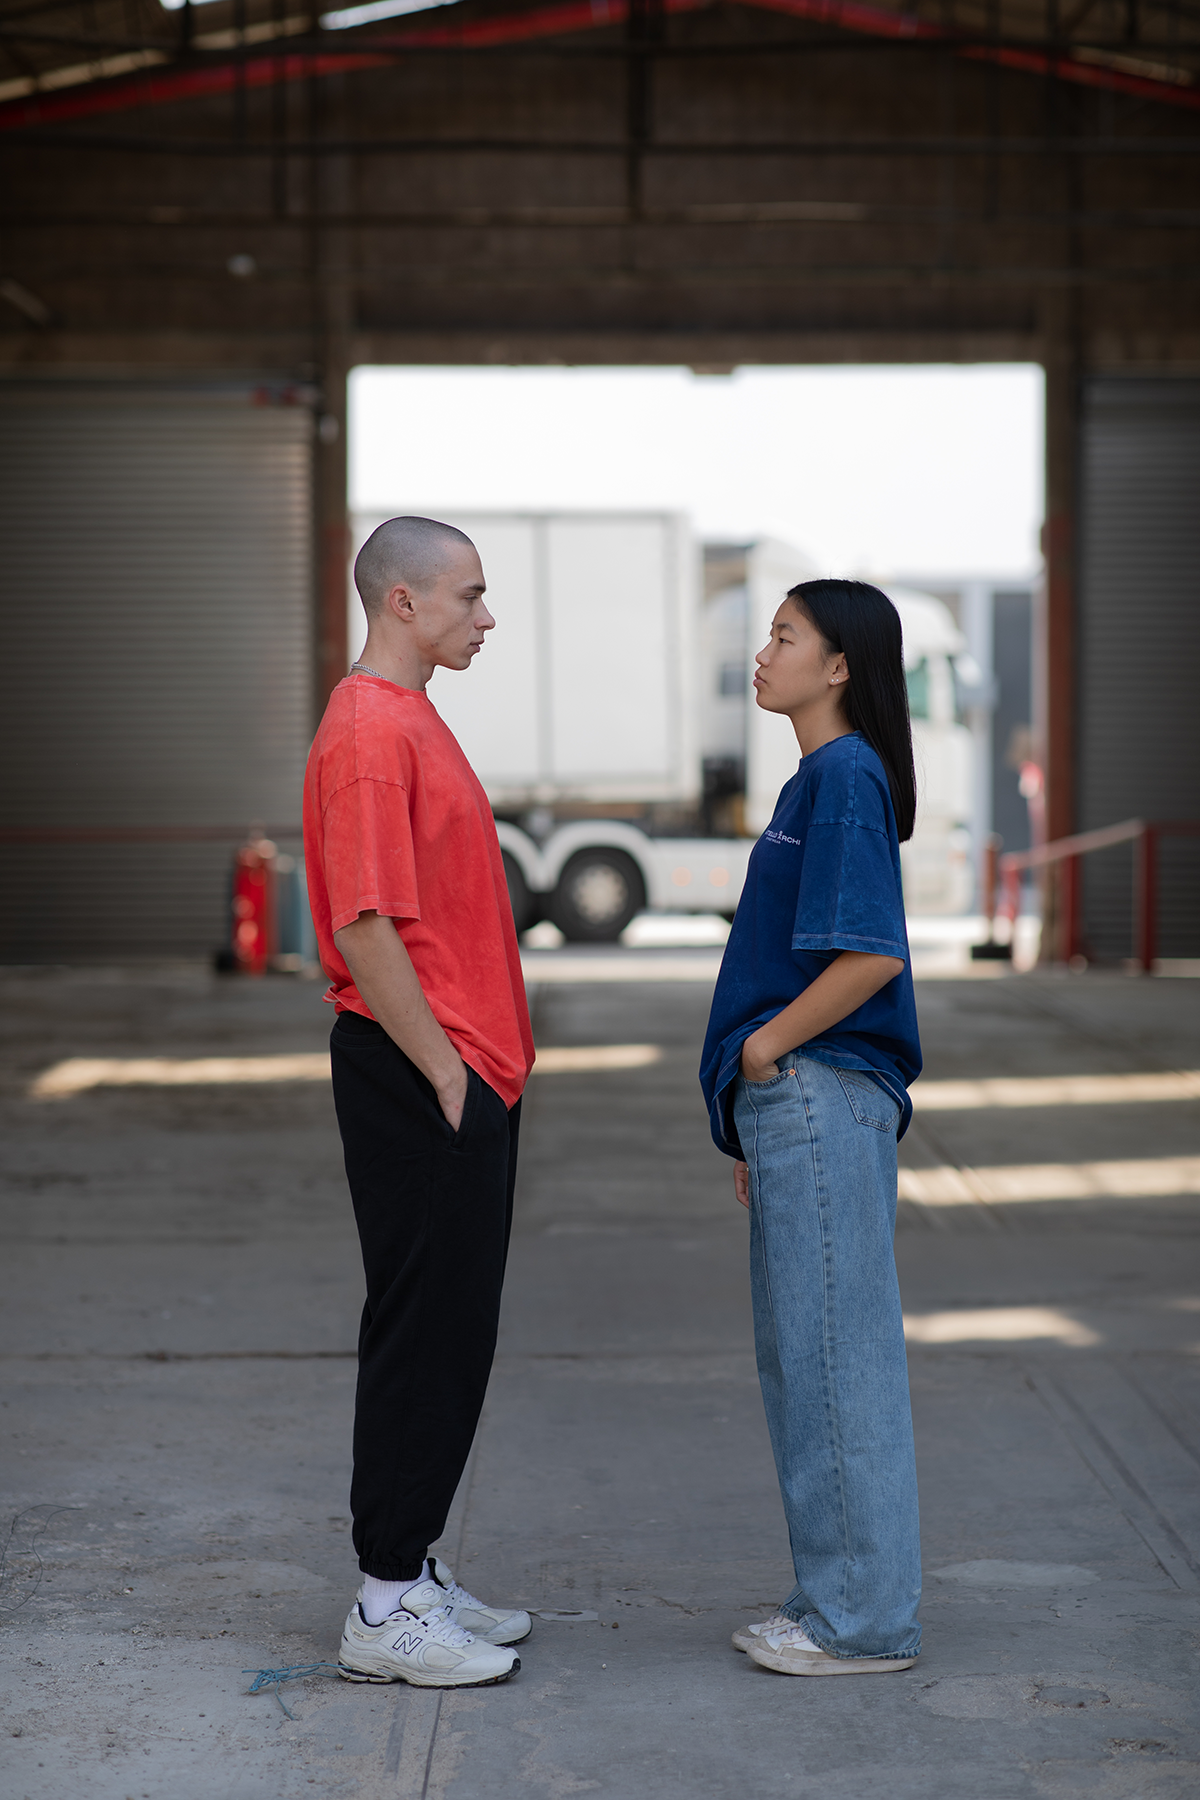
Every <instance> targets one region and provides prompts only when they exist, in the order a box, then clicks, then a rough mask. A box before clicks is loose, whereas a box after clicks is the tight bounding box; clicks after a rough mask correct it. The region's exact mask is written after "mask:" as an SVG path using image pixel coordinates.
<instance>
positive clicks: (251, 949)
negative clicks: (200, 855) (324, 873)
mask: <svg viewBox="0 0 1200 1800" xmlns="http://www.w3.org/2000/svg"><path fill="white" fill-rule="evenodd" d="M274 886H275V846H274V844H273V843H271V841H270V839H269V838H252V839H251V841H250V842H249V843H248V844H243V845H242V847H241V849H240V850H239V851H238V853H237V855H236V857H235V858H234V864H233V896H232V910H233V917H232V919H231V921H230V925H231V931H230V949H231V951H232V953H233V965H234V968H235V969H236V970H237V972H238V974H239V975H264V974H265V973H266V970H267V963H268V961H269V959H270V958H271V957H272V956H273V955H274V954H275V892H274Z"/></svg>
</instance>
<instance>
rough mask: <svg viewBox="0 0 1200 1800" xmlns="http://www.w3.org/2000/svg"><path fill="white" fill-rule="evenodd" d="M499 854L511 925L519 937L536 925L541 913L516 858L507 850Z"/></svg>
mask: <svg viewBox="0 0 1200 1800" xmlns="http://www.w3.org/2000/svg"><path fill="white" fill-rule="evenodd" d="M500 854H501V856H502V857H503V858H504V879H505V880H506V881H507V883H508V903H509V905H510V906H511V907H512V914H513V924H514V925H515V926H516V928H517V936H518V937H520V935H521V933H522V932H523V931H528V930H529V927H530V926H531V925H536V924H537V922H538V919H539V918H540V917H541V911H540V908H539V906H538V902H537V899H536V898H535V897H534V895H533V894H532V893H531V892H530V890H529V883H528V882H527V881H526V879H525V876H524V873H523V872H522V869H521V865H520V863H519V862H518V861H517V859H516V857H515V856H512V855H510V854H509V852H508V851H507V850H502V851H501V852H500Z"/></svg>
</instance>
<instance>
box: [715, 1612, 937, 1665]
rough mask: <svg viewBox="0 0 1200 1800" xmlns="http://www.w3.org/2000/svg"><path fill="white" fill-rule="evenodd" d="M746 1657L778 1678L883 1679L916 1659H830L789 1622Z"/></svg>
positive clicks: (761, 1636)
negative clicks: (875, 1676)
mask: <svg viewBox="0 0 1200 1800" xmlns="http://www.w3.org/2000/svg"><path fill="white" fill-rule="evenodd" d="M746 1654H747V1656H748V1657H749V1658H750V1660H751V1662H756V1663H758V1665H759V1667H760V1668H763V1669H774V1670H775V1672H776V1674H779V1675H884V1674H886V1673H887V1672H888V1671H889V1670H890V1669H911V1668H912V1666H913V1664H914V1663H915V1662H916V1660H917V1659H916V1657H915V1656H827V1655H826V1653H825V1651H824V1650H822V1649H821V1648H820V1646H819V1645H818V1644H814V1643H813V1641H812V1639H811V1638H807V1637H805V1635H804V1633H803V1632H802V1631H801V1629H800V1627H799V1625H793V1624H792V1622H791V1620H790V1619H787V1620H785V1621H784V1625H783V1627H774V1628H772V1630H770V1631H768V1632H760V1634H759V1636H758V1637H757V1638H756V1639H755V1640H754V1642H753V1643H752V1644H750V1645H749V1646H748V1647H747V1651H746Z"/></svg>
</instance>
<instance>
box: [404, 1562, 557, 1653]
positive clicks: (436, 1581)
mask: <svg viewBox="0 0 1200 1800" xmlns="http://www.w3.org/2000/svg"><path fill="white" fill-rule="evenodd" d="M425 1569H426V1573H425V1574H424V1575H423V1576H422V1578H421V1580H420V1581H418V1582H417V1583H415V1585H414V1586H413V1587H410V1588H408V1589H407V1591H406V1592H405V1593H403V1594H401V1596H400V1604H401V1605H402V1606H403V1607H405V1608H406V1609H407V1610H408V1611H409V1612H411V1613H416V1614H417V1616H418V1618H423V1617H424V1615H425V1614H426V1613H427V1612H430V1611H432V1610H433V1608H434V1607H438V1606H446V1607H448V1608H449V1610H450V1617H451V1618H452V1619H453V1620H454V1623H455V1624H456V1625H461V1627H462V1629H463V1630H464V1631H469V1632H470V1633H471V1636H472V1637H477V1638H479V1639H481V1640H482V1642H483V1643H485V1644H520V1643H523V1642H524V1640H525V1639H526V1638H527V1637H528V1636H529V1633H530V1632H531V1631H532V1630H533V1621H532V1620H531V1619H530V1617H529V1614H528V1613H527V1612H507V1611H506V1610H505V1609H504V1608H503V1607H502V1606H488V1605H487V1604H486V1603H485V1602H484V1601H482V1600H477V1599H476V1598H475V1596H474V1594H469V1593H468V1592H467V1590H466V1588H465V1587H460V1586H459V1584H458V1582H457V1581H455V1579H454V1576H453V1575H452V1574H451V1572H450V1570H449V1569H448V1568H447V1567H446V1565H445V1563H444V1562H443V1561H442V1560H441V1558H440V1557H437V1556H430V1557H427V1558H426V1562H425Z"/></svg>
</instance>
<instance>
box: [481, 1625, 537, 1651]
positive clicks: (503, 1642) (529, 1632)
mask: <svg viewBox="0 0 1200 1800" xmlns="http://www.w3.org/2000/svg"><path fill="white" fill-rule="evenodd" d="M475 1636H476V1637H477V1638H478V1639H479V1641H480V1643H481V1644H494V1645H495V1647H496V1649H497V1650H511V1649H512V1648H513V1646H514V1644H523V1643H524V1642H525V1640H526V1638H530V1637H532V1636H533V1625H532V1623H531V1624H530V1625H529V1626H528V1627H527V1628H526V1629H525V1630H524V1631H523V1632H522V1633H521V1635H520V1637H506V1638H494V1637H488V1635H487V1633H486V1632H482V1633H481V1632H478V1631H477V1632H476V1633H475Z"/></svg>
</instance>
